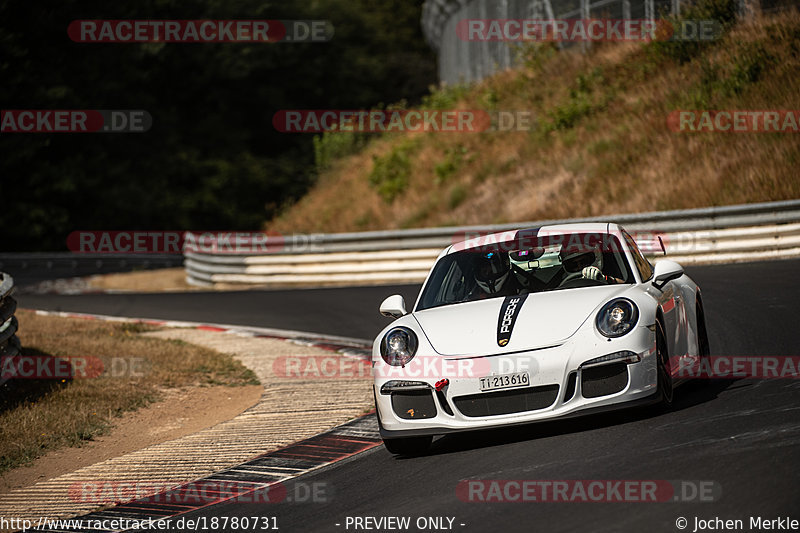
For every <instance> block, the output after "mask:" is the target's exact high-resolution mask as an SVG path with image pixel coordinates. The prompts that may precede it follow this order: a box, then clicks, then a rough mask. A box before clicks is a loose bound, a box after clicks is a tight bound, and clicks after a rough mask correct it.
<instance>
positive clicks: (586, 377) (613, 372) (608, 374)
mask: <svg viewBox="0 0 800 533" xmlns="http://www.w3.org/2000/svg"><path fill="white" fill-rule="evenodd" d="M627 386H628V365H627V364H625V363H613V364H610V365H601V366H595V367H590V368H584V369H583V370H582V371H581V394H582V395H583V397H584V398H597V397H598V396H608V395H609V394H615V393H617V392H620V391H622V390H624V389H625V387H627Z"/></svg>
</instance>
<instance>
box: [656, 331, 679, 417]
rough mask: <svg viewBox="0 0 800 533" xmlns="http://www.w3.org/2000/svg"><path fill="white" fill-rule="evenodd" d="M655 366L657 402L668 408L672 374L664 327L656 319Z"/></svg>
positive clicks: (672, 396)
mask: <svg viewBox="0 0 800 533" xmlns="http://www.w3.org/2000/svg"><path fill="white" fill-rule="evenodd" d="M656 368H657V381H658V395H659V398H660V400H659V404H660V405H661V407H662V408H663V409H669V408H670V407H672V400H673V399H674V397H675V389H674V388H673V384H672V375H671V374H670V366H669V353H668V351H667V339H666V337H665V336H664V327H663V326H662V325H661V322H658V321H656Z"/></svg>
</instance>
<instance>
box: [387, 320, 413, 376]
mask: <svg viewBox="0 0 800 533" xmlns="http://www.w3.org/2000/svg"><path fill="white" fill-rule="evenodd" d="M418 345H419V342H418V341H417V335H416V333H414V332H413V331H412V330H410V329H409V328H405V327H402V326H400V327H396V328H392V329H390V330H389V331H387V332H386V335H384V336H383V340H381V357H383V360H384V361H386V364H388V365H392V366H405V365H406V364H408V362H409V361H411V360H412V359H413V358H414V355H415V354H416V353H417V346H418Z"/></svg>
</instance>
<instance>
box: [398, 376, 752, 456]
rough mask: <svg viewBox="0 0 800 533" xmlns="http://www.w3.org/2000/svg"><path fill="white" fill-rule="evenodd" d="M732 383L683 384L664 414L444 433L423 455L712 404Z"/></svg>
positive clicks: (633, 412)
mask: <svg viewBox="0 0 800 533" xmlns="http://www.w3.org/2000/svg"><path fill="white" fill-rule="evenodd" d="M736 381H740V380H727V379H726V380H722V379H720V380H711V381H700V380H695V381H693V382H690V383H687V384H686V385H684V386H682V387H680V388H678V389H677V390H676V394H675V400H674V403H673V405H672V407H671V408H670V409H669V410H667V411H665V410H664V409H662V408H661V407H659V406H658V405H650V406H644V407H632V408H629V409H621V410H619V411H611V412H608V413H602V414H596V415H587V416H582V417H577V418H569V419H565V420H553V421H548V422H536V423H531V424H525V425H519V426H513V427H505V428H496V429H482V430H476V431H465V432H459V433H453V434H448V435H444V436H443V437H441V438H439V439H437V440H435V441H434V442H433V444H432V445H431V448H430V451H429V452H428V453H427V454H426V456H437V455H448V454H452V453H459V452H464V451H468V450H476V449H481V448H492V447H495V446H503V445H507V444H513V443H518V442H524V441H529V440H539V439H546V438H549V437H555V436H559V435H567V434H572V433H583V432H586V431H592V430H596V429H601V428H606V427H612V426H623V425H625V424H631V423H636V422H642V421H645V420H649V419H655V418H658V417H660V416H666V415H668V414H670V413H675V412H679V411H682V410H684V409H688V408H690V407H694V406H697V405H700V404H703V403H706V402H709V401H712V400H714V399H715V398H716V397H717V396H718V395H719V394H720V393H721V392H722V391H724V390H726V389H727V388H729V387H730V386H731V385H732V384H733V383H734V382H736ZM745 386H746V385H745ZM395 459H399V460H406V459H413V457H403V456H395Z"/></svg>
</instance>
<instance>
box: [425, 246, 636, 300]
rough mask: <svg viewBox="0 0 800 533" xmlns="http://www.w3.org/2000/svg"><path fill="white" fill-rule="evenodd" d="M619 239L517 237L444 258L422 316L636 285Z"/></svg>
mask: <svg viewBox="0 0 800 533" xmlns="http://www.w3.org/2000/svg"><path fill="white" fill-rule="evenodd" d="M633 282H634V278H633V274H632V272H631V267H630V265H629V264H628V261H627V260H626V258H625V253H624V250H623V248H622V246H621V245H620V242H619V239H617V237H616V236H614V235H611V234H606V233H600V234H598V233H571V234H551V235H538V234H537V235H535V236H533V237H528V238H519V237H517V239H516V240H514V241H507V242H500V243H489V244H486V245H482V246H478V247H473V248H469V249H466V250H460V251H456V252H454V253H451V254H448V255H446V256H444V257H442V258H441V259H440V260H439V261H438V262H437V263H436V266H435V267H434V268H433V272H432V273H431V275H430V277H429V279H428V282H427V283H426V284H425V287H424V289H423V292H422V298H421V299H420V303H419V305H418V306H417V310H418V311H421V310H423V309H428V308H431V307H439V306H443V305H451V304H456V303H463V302H471V301H475V300H483V299H488V298H499V297H505V296H513V295H517V294H525V293H536V292H544V291H557V290H566V289H574V288H579V287H598V286H602V285H609V284H619V283H633Z"/></svg>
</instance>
